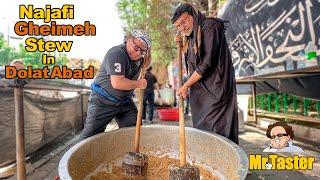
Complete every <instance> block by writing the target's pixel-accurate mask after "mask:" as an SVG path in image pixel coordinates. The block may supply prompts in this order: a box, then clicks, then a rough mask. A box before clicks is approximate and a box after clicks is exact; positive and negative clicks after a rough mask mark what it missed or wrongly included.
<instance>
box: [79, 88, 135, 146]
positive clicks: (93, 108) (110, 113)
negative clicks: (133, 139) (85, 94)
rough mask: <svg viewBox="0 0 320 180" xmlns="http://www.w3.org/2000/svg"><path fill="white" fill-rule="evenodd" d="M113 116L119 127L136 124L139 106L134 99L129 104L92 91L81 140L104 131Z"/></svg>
mask: <svg viewBox="0 0 320 180" xmlns="http://www.w3.org/2000/svg"><path fill="white" fill-rule="evenodd" d="M113 118H115V120H116V122H117V124H118V126H119V128H123V127H130V126H135V125H136V119H137V108H136V106H135V104H134V103H133V101H132V100H131V101H130V102H129V103H127V104H120V103H114V102H112V101H109V100H107V99H106V98H105V97H103V96H101V95H99V94H98V93H96V92H94V91H92V92H91V94H90V97H89V103H88V111H87V118H86V122H85V125H84V128H83V130H82V132H81V134H80V139H79V140H83V139H86V138H88V137H91V136H93V135H96V134H98V133H102V132H104V130H105V128H106V127H107V125H108V124H109V123H110V122H111V120H112V119H113Z"/></svg>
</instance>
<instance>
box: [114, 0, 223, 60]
mask: <svg viewBox="0 0 320 180" xmlns="http://www.w3.org/2000/svg"><path fill="white" fill-rule="evenodd" d="M211 1H212V2H213V3H214V5H215V7H217V4H218V0H211ZM222 1H223V3H224V1H225V0H221V1H220V2H222ZM184 2H189V3H192V4H194V5H195V6H196V7H197V8H198V9H199V10H200V11H202V12H205V11H208V0H192V1H187V0H182V1H177V0H119V1H118V3H117V8H118V12H119V16H120V19H121V20H122V21H123V22H124V27H123V28H124V31H125V32H128V31H131V30H133V29H137V28H140V29H144V30H147V31H148V32H149V33H150V36H151V38H152V60H153V61H154V62H157V63H162V64H165V65H168V64H169V62H170V61H172V60H173V59H174V57H175V55H176V45H175V42H174V36H175V34H176V29H175V28H174V27H173V25H172V24H171V21H170V20H171V16H172V14H173V12H174V10H175V8H176V7H177V6H178V5H179V4H181V3H184ZM223 3H220V5H221V4H223Z"/></svg>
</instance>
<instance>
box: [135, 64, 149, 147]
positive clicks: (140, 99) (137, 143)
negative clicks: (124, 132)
mask: <svg viewBox="0 0 320 180" xmlns="http://www.w3.org/2000/svg"><path fill="white" fill-rule="evenodd" d="M146 68H147V67H146V59H144V64H143V66H142V70H141V72H140V78H139V79H143V78H144V76H145V74H146ZM143 95H144V90H143V89H138V114H137V122H136V132H135V136H134V151H135V152H136V153H138V152H139V146H140V132H141V121H142V109H143Z"/></svg>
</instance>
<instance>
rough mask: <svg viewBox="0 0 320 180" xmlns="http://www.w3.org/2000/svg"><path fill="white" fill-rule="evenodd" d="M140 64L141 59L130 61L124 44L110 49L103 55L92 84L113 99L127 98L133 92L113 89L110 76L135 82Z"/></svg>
mask: <svg viewBox="0 0 320 180" xmlns="http://www.w3.org/2000/svg"><path fill="white" fill-rule="evenodd" d="M142 62H143V59H142V58H141V59H139V60H136V61H133V60H131V59H130V57H129V55H128V52H127V49H126V46H125V44H121V45H119V46H115V47H112V48H111V49H110V50H109V51H108V52H107V54H106V55H105V57H104V59H103V62H102V64H101V67H100V69H99V72H98V74H97V76H96V77H95V79H94V82H95V83H97V84H99V85H100V86H101V87H102V88H103V89H104V90H105V91H107V92H108V93H110V94H111V95H113V96H115V97H118V98H124V97H127V96H128V95H130V94H131V93H132V91H133V90H119V89H114V88H113V87H112V85H111V77H110V75H124V76H125V78H127V79H130V80H137V79H138V77H139V73H140V69H141V67H142V64H143V63H142Z"/></svg>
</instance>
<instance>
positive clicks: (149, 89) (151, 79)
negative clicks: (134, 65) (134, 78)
mask: <svg viewBox="0 0 320 180" xmlns="http://www.w3.org/2000/svg"><path fill="white" fill-rule="evenodd" d="M145 79H146V80H147V83H148V85H147V88H146V89H145V90H144V92H145V93H146V94H148V93H149V94H153V93H154V84H155V83H157V82H158V80H157V78H156V76H154V75H153V74H152V73H151V72H149V71H147V72H146V74H145Z"/></svg>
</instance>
